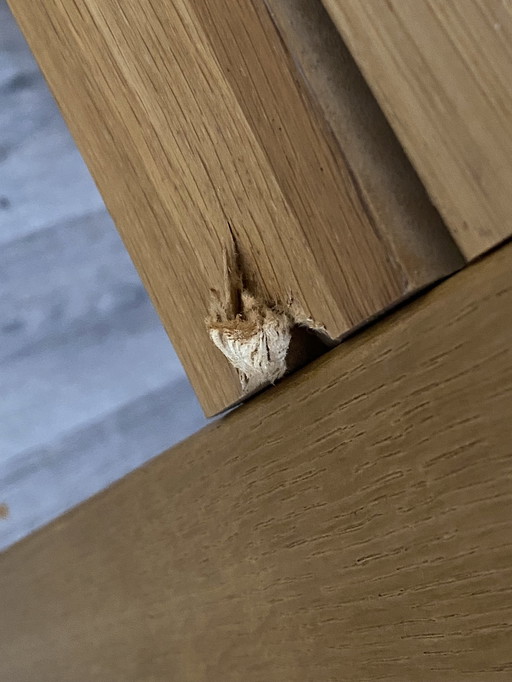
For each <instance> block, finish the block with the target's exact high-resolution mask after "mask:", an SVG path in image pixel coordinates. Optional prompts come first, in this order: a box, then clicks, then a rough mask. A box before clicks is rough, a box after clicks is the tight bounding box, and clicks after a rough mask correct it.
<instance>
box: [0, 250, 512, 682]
mask: <svg viewBox="0 0 512 682" xmlns="http://www.w3.org/2000/svg"><path fill="white" fill-rule="evenodd" d="M511 259H512V245H509V246H507V247H504V248H503V249H501V250H500V251H498V252H496V253H494V254H492V255H491V256H488V257H487V258H486V259H485V260H483V261H481V262H479V263H478V264H475V265H473V266H470V267H468V268H466V269H465V270H464V271H462V272H461V273H459V274H457V275H455V276H454V277H452V278H451V279H450V280H448V281H447V282H445V283H444V284H442V285H440V286H439V287H437V288H436V289H435V290H433V291H431V292H430V293H428V294H427V295H425V296H424V297H423V298H421V299H419V300H417V301H415V302H413V303H411V304H410V305H408V306H407V307H405V308H404V309H403V310H402V311H400V312H399V313H397V314H395V315H393V316H391V318H390V319H389V320H387V321H382V322H380V323H379V324H377V325H375V326H374V327H373V328H372V329H370V330H368V331H366V332H365V333H363V334H361V335H359V336H357V337H354V338H353V339H351V340H349V341H347V342H346V343H345V344H343V345H341V346H340V347H338V348H336V349H335V350H333V351H332V352H331V353H329V354H328V355H326V356H324V357H323V358H321V359H320V360H319V361H317V362H315V363H313V364H312V365H310V366H309V367H308V368H307V369H306V370H305V371H304V372H302V373H299V374H297V375H295V376H293V377H291V378H290V379H288V380H286V381H284V382H283V383H282V384H281V385H280V386H278V387H277V388H276V389H275V390H272V391H269V392H267V393H266V394H264V395H262V396H260V397H259V398H256V399H255V400H254V401H252V402H251V403H250V405H247V406H245V407H242V408H240V409H238V410H236V411H235V412H233V413H231V414H230V415H228V416H227V417H225V418H224V419H222V420H220V421H218V422H217V423H215V424H214V425H212V426H211V427H209V428H207V429H205V430H204V431H202V432H200V433H199V434H197V435H196V436H194V437H192V438H191V439H189V440H188V441H186V442H184V443H183V444H181V445H179V446H178V447H176V448H174V449H172V450H170V451H169V452H168V453H166V454H164V455H162V456H160V457H159V458H157V459H156V460H153V461H152V462H151V463H149V464H148V465H146V466H145V467H143V468H142V469H140V470H139V471H137V472H135V473H134V474H132V475H130V476H128V477H127V478H126V479H124V480H123V481H121V482H120V483H119V484H117V485H115V486H113V487H112V488H111V489H110V490H108V491H106V492H105V493H104V494H102V495H100V496H98V497H96V498H95V499H93V500H91V501H90V502H88V503H86V504H85V505H83V506H81V507H79V508H77V509H75V510H74V511H72V512H71V513H70V514H68V515H66V516H65V517H63V518H62V519H60V520H58V521H57V522H56V523H54V524H52V525H51V526H49V527H48V528H46V529H44V530H43V531H42V532H40V533H37V534H36V535H35V536H33V537H31V538H28V539H27V540H25V541H24V542H22V543H21V544H20V545H18V546H15V547H14V548H12V549H11V550H10V551H9V552H7V553H6V554H4V555H2V556H0V603H1V604H2V618H1V619H0V641H1V642H2V655H1V657H0V676H1V677H2V679H5V680H23V681H24V682H31V680H34V682H59V681H61V680H62V682H68V680H88V682H95V681H98V682H100V681H101V682H104V681H105V680H109V682H117V681H119V682H129V681H132V680H133V682H143V681H149V680H151V681H152V682H168V680H187V681H190V682H191V681H199V680H204V681H205V682H206V681H208V682H210V681H211V680H223V681H226V682H229V681H233V682H235V681H237V682H238V681H239V680H242V679H243V680H248V681H249V680H251V681H255V682H256V681H257V682H263V681H265V682H266V681H267V680H286V681H287V682H288V681H289V682H299V681H300V682H303V681H306V680H308V681H309V680H310V681H312V682H313V681H315V682H316V681H318V680H322V681H324V680H325V681H327V680H347V681H350V680H390V681H393V682H397V681H402V680H403V681H404V682H405V681H407V682H412V681H414V680H418V681H419V682H420V681H421V682H425V681H429V680H432V681H434V680H436V681H437V680H440V679H442V680H443V681H445V682H450V681H453V682H462V681H463V680H485V681H486V682H493V681H494V680H509V679H510V675H511V671H512V646H511V645H512V629H511V625H512V622H511V621H512V514H511V503H512V485H511V483H512V458H511V456H510V455H511V445H510V442H511V439H510V435H511V433H510V432H511V429H510V408H511V401H512V349H511V345H510V337H511V334H512V317H511V316H510V315H509V314H508V312H509V311H510V309H511V306H512V282H511V280H510V265H511Z"/></svg>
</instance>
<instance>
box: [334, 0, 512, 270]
mask: <svg viewBox="0 0 512 682" xmlns="http://www.w3.org/2000/svg"><path fill="white" fill-rule="evenodd" d="M323 2H324V5H325V6H326V8H327V9H328V10H329V12H330V14H331V16H332V18H333V20H334V22H335V23H336V25H337V27H338V29H339V30H340V33H341V34H342V35H343V37H344V38H345V40H346V42H347V44H348V46H349V48H350V50H351V52H352V54H353V55H354V57H355V58H356V60H357V62H358V64H359V66H360V67H361V69H362V71H363V73H364V75H365V77H366V79H367V81H368V84H369V85H370V86H371V88H372V89H373V91H374V93H375V95H376V96H377V99H378V100H379V102H380V104H381V106H382V108H383V109H384V111H385V113H386V114H387V116H388V119H389V121H390V123H391V124H392V126H393V127H394V129H395V131H396V133H397V135H398V137H399V139H400V140H401V142H402V144H403V145H404V147H405V150H406V151H407V153H408V155H409V156H410V158H411V160H412V161H413V163H414V165H415V166H416V169H417V170H418V173H419V175H420V177H421V178H422V180H423V182H424V184H425V186H426V188H427V190H428V191H429V193H430V195H431V197H432V199H433V201H434V203H435V204H436V205H437V207H438V209H439V211H440V212H441V215H442V216H443V218H444V220H445V222H446V224H447V226H448V227H449V228H450V230H451V231H452V233H453V236H454V237H455V239H456V241H457V243H458V244H459V246H460V248H461V250H462V251H463V253H464V254H465V255H466V256H467V257H468V258H474V257H475V256H478V255H480V254H481V253H483V252H484V251H486V250H487V249H489V248H491V247H493V246H495V245H496V244H498V243H499V242H500V241H502V240H503V239H504V238H506V237H509V236H510V235H511V234H512V193H511V192H510V187H511V185H512V135H511V134H510V131H511V125H512V89H511V88H510V82H511V80H512V4H511V3H510V2H509V1H508V0H506V1H502V0H455V1H453V2H446V0H386V2H374V1H373V0H323Z"/></svg>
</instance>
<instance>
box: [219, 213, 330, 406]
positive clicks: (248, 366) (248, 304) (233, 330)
mask: <svg viewBox="0 0 512 682" xmlns="http://www.w3.org/2000/svg"><path fill="white" fill-rule="evenodd" d="M229 228H230V239H229V245H228V246H225V247H224V250H223V268H224V273H223V277H224V289H223V291H222V292H220V291H219V290H217V289H211V290H210V293H211V304H210V313H209V316H208V318H207V319H206V326H207V329H208V334H209V336H210V339H211V340H212V341H213V343H214V344H215V346H216V347H217V348H218V349H219V350H220V351H221V353H222V354H223V355H224V356H225V357H226V359H227V360H228V362H229V363H230V365H231V366H232V367H233V368H234V369H235V370H236V372H237V374H238V377H239V379H240V384H241V387H242V398H247V397H249V396H250V395H251V394H253V393H255V392H257V391H260V390H261V389H263V388H265V387H267V386H269V385H271V384H274V383H275V382H276V381H278V380H279V379H281V378H282V377H283V376H284V375H285V374H286V373H287V372H290V371H292V370H294V369H298V368H299V367H301V366H302V365H304V364H306V362H309V361H310V360H312V359H314V358H315V357H318V356H319V355H321V354H322V353H323V352H324V351H325V350H327V349H328V348H330V347H332V346H334V345H336V344H337V341H336V340H334V339H331V338H330V337H329V336H328V334H327V332H326V331H325V329H324V328H323V327H322V326H321V325H318V324H317V323H315V321H314V320H312V319H311V318H310V317H308V316H306V315H305V314H304V312H303V311H302V309H301V307H300V305H299V303H298V302H297V301H295V300H294V299H293V297H292V296H291V295H290V296H289V297H288V302H287V305H286V306H283V305H278V304H276V303H272V302H268V301H265V300H264V299H263V298H262V297H261V296H260V295H259V294H258V293H256V292H252V291H250V289H249V286H248V284H247V281H246V278H244V275H243V272H242V266H241V262H240V257H239V250H238V247H237V244H236V239H235V236H234V234H233V231H232V229H231V226H229Z"/></svg>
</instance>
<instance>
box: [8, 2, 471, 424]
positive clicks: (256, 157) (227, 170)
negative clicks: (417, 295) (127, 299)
mask: <svg viewBox="0 0 512 682" xmlns="http://www.w3.org/2000/svg"><path fill="white" fill-rule="evenodd" d="M11 6H12V8H13V10H14V12H15V15H16V16H17V18H18V20H19V22H20V25H21V27H22V29H23V30H24V32H25V34H26V36H27V39H28V41H29V43H30V45H31V47H32V49H33V51H34V53H35V55H36V57H37V58H38V60H39V61H40V63H41V66H42V68H43V71H44V72H45V75H46V77H47V78H48V81H49V83H50V85H51V86H52V88H53V91H54V92H55V95H56V97H57V100H58V101H59V103H60V106H61V108H62V110H63V113H64V115H65V118H66V120H67V121H68V123H69V125H70V128H71V130H72V132H73V134H74V135H75V138H76V139H77V142H78V144H79V146H80V148H81V151H82V152H83V154H84V156H85V158H86V160H87V162H88V164H89V166H90V168H91V170H92V172H93V175H94V177H95V179H96V181H97V183H98V185H99V187H100V189H101V191H102V193H103V196H104V198H105V201H106V203H107V206H108V207H109V210H110V212H111V213H112V215H113V217H114V219H115V221H116V224H117V226H118V228H119V230H120V233H121V235H122V237H123V239H124V241H125V243H126V245H127V247H128V249H129V251H130V253H131V255H132V258H133V260H134V262H135V264H136V266H137V267H138V269H139V272H140V273H141V276H142V278H143V281H144V283H145V285H146V287H147V288H148V290H149V292H150V294H151V296H152V298H153V300H154V302H155V305H156V307H157V310H158V312H159V314H160V316H161V318H162V320H163V322H164V325H165V327H166V329H167V330H168V332H169V334H170V336H171V339H172V340H173V343H174V345H175V347H176V350H177V352H178V354H179V355H180V358H181V359H182V361H183V364H184V366H185V369H186V371H187V373H188V374H189V376H190V378H191V380H192V383H193V385H194V387H195V389H196V391H197V393H198V395H199V398H200V400H201V402H202V404H203V406H204V409H205V411H206V412H207V414H213V413H215V412H218V411H220V410H222V409H224V408H226V407H228V406H229V405H232V404H233V403H236V402H237V401H239V400H240V399H241V398H242V397H243V395H242V392H241V387H240V383H239V381H238V377H237V376H236V373H235V372H234V371H233V369H232V368H231V367H230V366H229V364H228V363H227V361H226V359H225V358H224V357H223V355H221V353H220V352H219V351H218V350H217V349H216V348H215V347H214V346H213V344H212V343H211V341H210V339H209V338H208V334H207V330H206V325H205V317H206V316H207V314H208V309H209V305H210V297H211V293H210V290H211V289H212V288H213V289H216V290H221V289H222V288H223V287H224V270H223V261H222V254H223V249H224V248H225V246H226V245H227V244H228V243H229V240H230V231H229V226H230V225H231V229H232V231H233V233H234V235H235V238H236V244H237V247H238V250H239V253H240V261H241V263H242V264H243V269H244V276H245V281H246V283H247V286H248V287H249V288H250V289H251V291H252V292H253V293H255V294H256V295H257V296H258V297H259V298H260V299H262V300H264V301H265V303H266V304H268V305H271V306H272V305H278V306H281V307H282V308H284V309H286V310H289V311H290V312H292V313H293V315H295V316H298V318H299V319H300V320H302V321H304V320H308V321H310V322H309V323H310V324H312V325H313V326H316V327H320V328H322V329H323V330H324V331H325V333H326V334H327V335H328V336H330V337H332V338H334V339H337V338H339V337H340V336H342V335H343V334H344V333H346V332H347V331H349V330H350V329H351V328H353V327H354V326H356V325H358V324H360V323H361V322H363V321H364V320H366V319H368V318H369V317H371V316H372V315H374V314H376V313H377V312H379V311H381V310H384V309H386V308H387V307H389V306H390V305H392V304H393V303H395V302H396V301H397V300H399V299H401V298H403V297H404V296H406V295H407V294H409V293H411V292H412V291H415V290H416V289H417V288H419V287H421V286H424V285H425V284H427V283H428V282H431V281H433V280H435V279H436V278H437V277H440V276H443V275H445V274H447V272H449V271H451V270H453V269H454V268H455V267H457V266H458V265H459V263H460V259H459V255H458V253H457V252H456V251H455V250H454V249H453V247H451V245H449V246H448V255H447V244H448V242H447V239H446V237H445V236H444V235H441V234H439V231H438V232H437V237H436V238H435V239H434V240H433V242H434V246H433V247H432V248H430V247H429V249H428V251H427V252H426V253H425V262H428V263H429V266H427V267H426V268H422V269H421V273H420V274H418V269H417V267H416V265H412V264H411V262H410V261H408V259H407V258H404V257H403V256H401V255H400V254H399V253H398V252H397V251H396V250H395V248H394V244H393V240H392V239H389V232H392V231H393V227H392V225H386V227H383V226H382V225H380V218H379V217H378V216H376V214H375V213H374V212H373V211H371V210H370V209H369V206H368V204H367V202H366V201H365V200H364V195H363V193H362V191H361V186H360V183H361V182H362V178H359V177H356V176H355V175H354V173H353V171H352V169H351V168H350V166H349V165H348V164H347V162H346V158H345V155H344V153H343V150H342V149H341V147H340V145H339V142H338V140H337V139H336V137H335V136H334V135H333V133H332V130H331V129H330V126H329V124H328V122H327V121H326V120H325V117H324V116H323V114H322V112H321V109H320V108H319V107H318V106H317V104H316V102H315V101H314V100H313V99H312V97H311V95H310V93H309V92H308V90H307V88H306V87H305V86H304V83H303V81H302V79H301V78H300V76H299V74H298V71H297V69H296V67H295V66H294V64H293V62H292V60H291V58H290V55H289V53H288V51H287V49H286V46H285V45H284V43H283V41H282V40H281V37H280V35H279V32H278V31H277V29H276V27H275V25H274V23H273V21H272V19H271V17H270V15H269V13H268V11H267V10H266V8H265V7H264V5H263V4H262V3H259V2H256V1H255V0H254V1H253V0H251V1H250V2H244V3H231V2H228V0H215V1H214V2H212V3H208V4H205V3H202V2H199V0H172V1H170V2H163V0H152V1H151V2H149V1H146V2H143V3H140V2H135V0H122V1H120V2H116V3H104V2H100V0H85V2H77V1H76V0H73V1H66V2H64V1H63V0H49V1H48V2H45V3H40V2H37V1H36V0H12V2H11ZM426 273H427V274H426ZM290 302H293V306H290ZM297 311H299V312H297Z"/></svg>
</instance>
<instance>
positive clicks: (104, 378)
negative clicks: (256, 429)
mask: <svg viewBox="0 0 512 682" xmlns="http://www.w3.org/2000/svg"><path fill="white" fill-rule="evenodd" d="M204 424H205V419H204V417H203V415H202V412H201V409H200V407H199V405H198V403H197V400H196V398H195V396H194V394H193V391H192V389H191V387H190V385H189V383H188V380H187V378H186V376H185V374H184V371H183V369H182V367H181V365H180V363H179V361H178V358H177V357H176V354H175V353H174V351H173V349H172V346H171V345H170V343H169V340H168V338H167V336H166V334H165V332H164V330H163V328H162V326H161V324H160V321H159V319H158V317H157V315H156V313H155V311H154V309H153V307H152V305H151V303H150V301H149V299H148V297H147V295H146V292H145V290H144V288H143V287H142V284H141V282H140V280H139V277H138V275H137V273H136V272H135V269H134V267H133V265H132V263H131V261H130V258H129V257H128V254H127V252H126V250H125V248H124V246H123V245H122V243H121V240H120V238H119V236H118V234H117V232H116V230H115V227H114V225H113V223H112V220H111V219H110V217H109V215H108V213H107V211H106V209H105V207H104V205H103V202H102V200H101V197H100V195H99V194H98V191H97V189H96V187H95V185H94V182H93V181H92V179H91V177H90V174H89V172H88V171H87V168H86V167H85V165H84V163H83V161H82V159H81V157H80V154H79V152H78V150H77V148H76V146H75V144H74V142H73V140H72V138H71V137H70V135H69V132H68V130H67V128H66V126H65V124H64V122H63V120H62V117H61V115H60V113H59V111H58V109H57V106H56V104H55V102H54V100H53V98H52V96H51V94H50V93H49V90H48V87H47V85H46V83H45V81H44V79H43V77H42V75H41V73H40V72H39V69H38V67H37V65H36V63H35V61H34V59H33V57H32V56H31V53H30V50H29V49H28V47H27V45H26V43H25V41H24V39H23V37H22V36H21V34H20V32H19V30H18V28H17V26H16V24H15V22H14V20H13V18H12V16H11V15H10V12H9V10H8V8H7V6H6V4H5V2H4V1H3V0H0V505H2V507H1V508H2V514H1V515H0V549H2V548H6V547H7V546H9V545H11V544H12V543H14V542H16V541H17V540H19V539H20V538H22V537H23V536H25V535H26V534H27V533H30V532H32V531H33V530H34V529H36V528H38V527H39V526H41V525H43V524H46V523H47V522H49V521H50V520H51V519H53V518H54V517H56V516H58V515H60V514H62V513H63V512H65V511H66V510H67V509H69V508H70V507H72V506H74V505H76V504H78V503H79V502H81V501H82V500H84V499H85V498H87V497H89V496H90V495H93V494H94V493H96V492H98V491H99V490H101V489H102V488H104V487H106V486H107V485H109V484H110V483H112V482H113V481H115V480H116V479H118V478H120V477H121V476H123V475H125V474H126V473H128V472H129V471H131V470H132V469H134V468H136V467H138V466H140V465H141V464H142V463H143V462H145V461H146V460H148V459H149V458H151V457H152V456H154V455H156V454H158V453H159V452H161V451H162V450H163V449H165V448H167V447H168V446H169V445H172V444H173V443H175V442H177V441H178V440H181V439H183V438H185V437H187V436H188V435H190V434H191V433H193V432H194V431H196V430H197V429H199V428H200V427H202V426H203V425H204Z"/></svg>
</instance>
